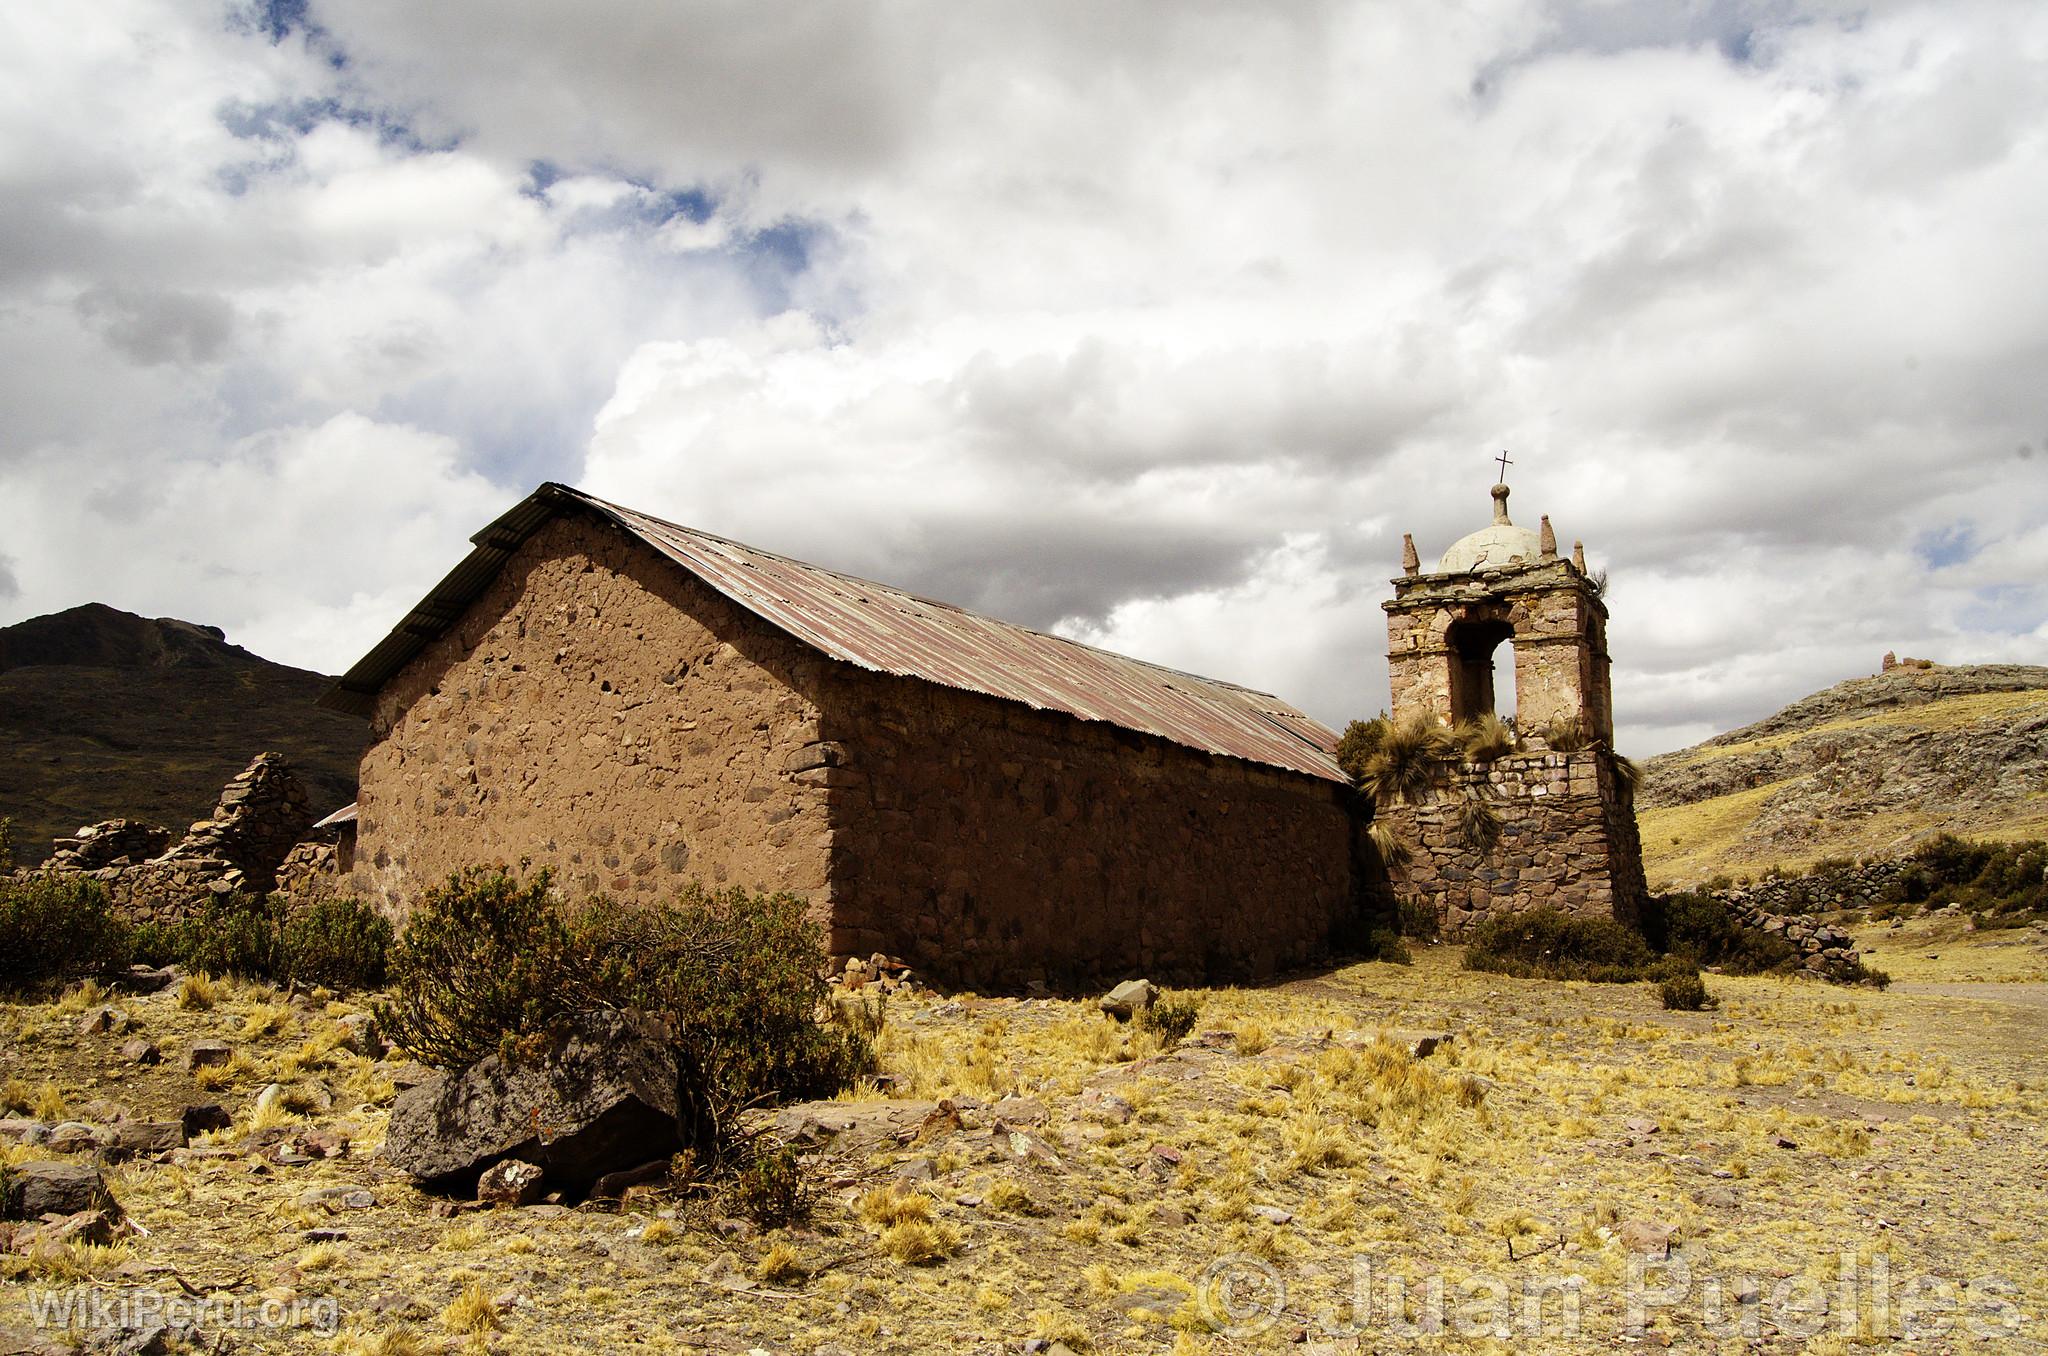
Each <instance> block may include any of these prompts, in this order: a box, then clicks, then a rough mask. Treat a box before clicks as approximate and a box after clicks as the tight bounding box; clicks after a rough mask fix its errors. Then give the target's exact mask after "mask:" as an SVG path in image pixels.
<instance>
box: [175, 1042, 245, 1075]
mask: <svg viewBox="0 0 2048 1356" xmlns="http://www.w3.org/2000/svg"><path fill="white" fill-rule="evenodd" d="M234 1057H235V1051H234V1048H233V1047H232V1046H230V1045H228V1044H227V1042H225V1041H194V1042H192V1044H191V1045H190V1046H189V1047H188V1048H187V1049H186V1051H185V1067H186V1068H188V1069H204V1068H208V1067H211V1066H213V1065H219V1064H225V1063H227V1062H228V1061H229V1060H231V1059H233V1058H234Z"/></svg>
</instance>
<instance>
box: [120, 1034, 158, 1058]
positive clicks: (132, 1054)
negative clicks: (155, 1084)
mask: <svg viewBox="0 0 2048 1356" xmlns="http://www.w3.org/2000/svg"><path fill="white" fill-rule="evenodd" d="M121 1058H123V1059H125V1060H127V1061H128V1062H129V1063H130V1064H161V1063H163V1062H164V1052H163V1051H161V1050H159V1049H157V1048H156V1046H154V1045H152V1044H151V1043H150V1042H148V1041H146V1040H144V1039H142V1037H140V1036H137V1037H136V1038H135V1039H134V1040H132V1041H128V1042H126V1043H125V1044H123V1045H122V1046H121Z"/></svg>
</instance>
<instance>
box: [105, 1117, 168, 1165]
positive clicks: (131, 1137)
mask: <svg viewBox="0 0 2048 1356" xmlns="http://www.w3.org/2000/svg"><path fill="white" fill-rule="evenodd" d="M184 1147H185V1127H184V1124H183V1123H182V1122H179V1121H122V1122H121V1123H120V1124H119V1125H115V1126H111V1127H109V1128H108V1130H107V1142H106V1153H107V1156H108V1157H109V1158H127V1157H129V1156H131V1155H133V1154H161V1153H168V1152H169V1151H171V1150H172V1149H182V1148H184Z"/></svg>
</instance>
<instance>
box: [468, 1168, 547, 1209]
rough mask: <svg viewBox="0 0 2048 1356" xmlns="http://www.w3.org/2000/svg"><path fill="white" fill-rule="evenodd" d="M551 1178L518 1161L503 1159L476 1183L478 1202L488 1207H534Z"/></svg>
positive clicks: (488, 1169) (484, 1172)
mask: <svg viewBox="0 0 2048 1356" xmlns="http://www.w3.org/2000/svg"><path fill="white" fill-rule="evenodd" d="M546 1177H547V1174H546V1173H544V1172H542V1171H541V1170H540V1169H539V1168H536V1167H535V1166H533V1164H531V1163H526V1162H522V1161H521V1160H519V1159H517V1158H502V1159H499V1160H498V1161H497V1162H496V1163H493V1164H491V1166H489V1167H488V1168H485V1169H484V1171H483V1175H482V1176H481V1177H479V1178H477V1179H476V1198H477V1199H478V1200H479V1201H481V1202H483V1203H484V1204H485V1205H532V1204H533V1203H534V1202H535V1201H537V1200H539V1199H540V1190H541V1183H542V1182H543V1181H545V1180H546Z"/></svg>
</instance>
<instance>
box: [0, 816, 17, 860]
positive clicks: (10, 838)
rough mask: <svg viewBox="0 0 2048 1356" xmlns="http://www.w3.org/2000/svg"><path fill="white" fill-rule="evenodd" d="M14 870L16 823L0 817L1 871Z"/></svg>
mask: <svg viewBox="0 0 2048 1356" xmlns="http://www.w3.org/2000/svg"><path fill="white" fill-rule="evenodd" d="M13 869H14V821H13V820H12V819H9V818H8V817H7V816H6V815H0V871H12V870H13Z"/></svg>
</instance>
